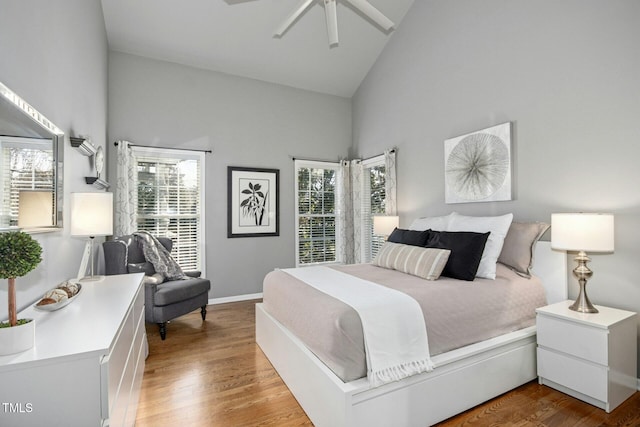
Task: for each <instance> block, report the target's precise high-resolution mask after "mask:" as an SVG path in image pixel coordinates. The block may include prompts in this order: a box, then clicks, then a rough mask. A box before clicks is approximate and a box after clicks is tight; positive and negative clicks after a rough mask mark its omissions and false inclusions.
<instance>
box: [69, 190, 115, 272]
mask: <svg viewBox="0 0 640 427" xmlns="http://www.w3.org/2000/svg"><path fill="white" fill-rule="evenodd" d="M112 234H113V193H71V235H72V236H81V237H88V238H89V240H88V242H87V244H88V246H89V251H90V252H89V253H90V259H91V261H90V262H91V275H90V276H85V277H82V278H81V279H80V280H81V281H98V280H102V279H103V278H104V277H102V276H96V275H94V273H93V269H94V248H93V241H94V238H95V237H96V236H110V235H112ZM85 254H86V251H85ZM85 259H86V258H85V257H83V261H82V263H81V267H80V270H81V272H80V274H79V275H78V276H80V275H82V274H84V273H85V272H86V266H85V262H86V261H85ZM83 267H85V268H84V269H83Z"/></svg>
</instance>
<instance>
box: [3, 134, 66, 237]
mask: <svg viewBox="0 0 640 427" xmlns="http://www.w3.org/2000/svg"><path fill="white" fill-rule="evenodd" d="M0 156H1V158H2V159H1V162H2V163H1V164H0V171H2V172H1V174H0V185H1V187H2V189H3V191H2V194H3V200H2V206H0V208H1V212H0V218H1V222H2V224H1V226H2V227H11V226H17V225H18V205H19V200H20V192H22V191H33V190H40V191H46V192H51V211H53V180H54V169H53V150H52V149H51V141H47V142H44V141H43V142H40V141H39V140H37V139H31V138H17V137H2V139H1V140H0ZM50 221H51V222H50V223H51V224H53V218H50Z"/></svg>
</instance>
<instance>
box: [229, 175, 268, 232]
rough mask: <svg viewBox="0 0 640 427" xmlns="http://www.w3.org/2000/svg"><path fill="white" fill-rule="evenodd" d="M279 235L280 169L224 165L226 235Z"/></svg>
mask: <svg viewBox="0 0 640 427" xmlns="http://www.w3.org/2000/svg"><path fill="white" fill-rule="evenodd" d="M279 235H280V170H279V169H264V168H248V167H240V166H228V167H227V237H228V238H234V237H267V236H279Z"/></svg>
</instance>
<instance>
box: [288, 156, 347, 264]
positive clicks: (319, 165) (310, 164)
mask: <svg viewBox="0 0 640 427" xmlns="http://www.w3.org/2000/svg"><path fill="white" fill-rule="evenodd" d="M302 168H312V169H314V168H315V169H332V170H335V171H336V188H335V201H334V204H335V214H334V215H333V216H334V217H335V224H336V227H335V229H336V260H335V261H331V262H316V263H304V264H302V263H300V216H301V215H300V209H299V199H300V198H299V181H298V170H299V169H302ZM294 175H295V179H294V193H295V197H294V203H295V205H294V206H295V245H296V251H295V252H296V267H300V266H311V265H330V264H339V263H341V261H342V255H341V253H340V248H341V247H342V239H343V236H342V235H341V233H340V230H341V225H342V224H341V215H340V206H339V200H340V197H342V196H341V194H342V191H343V190H342V187H343V186H342V179H343V178H342V173H341V168H340V163H337V162H336V163H333V162H320V161H315V160H298V159H296V160H295V161H294ZM302 216H307V215H302ZM317 216H324V217H326V216H327V215H317Z"/></svg>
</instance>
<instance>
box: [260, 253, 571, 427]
mask: <svg viewBox="0 0 640 427" xmlns="http://www.w3.org/2000/svg"><path fill="white" fill-rule="evenodd" d="M535 259H536V262H535V267H534V274H535V276H537V277H538V278H540V281H541V283H542V286H543V287H544V293H545V296H546V300H547V302H548V303H553V302H558V301H562V300H565V299H566V297H567V286H566V277H567V272H566V256H565V254H564V252H556V251H552V250H551V248H550V245H549V243H548V242H538V244H537V246H536V249H535ZM348 268H355V269H357V268H359V267H357V266H356V267H348ZM363 274H365V275H366V272H365V273H363ZM288 304H290V305H291V302H288ZM270 310H271V311H270ZM274 315H275V316H280V317H281V316H282V313H281V312H280V310H279V309H278V308H277V304H273V303H272V302H271V301H269V300H267V299H265V302H263V303H261V304H258V305H257V306H256V341H257V343H258V345H259V346H260V347H261V349H262V350H263V352H264V353H265V355H266V356H267V357H268V358H269V360H270V362H271V363H272V365H273V366H274V368H275V369H276V370H277V372H278V373H279V375H280V376H281V377H282V379H283V381H284V382H285V383H286V384H287V386H288V388H289V389H290V390H291V392H292V393H293V395H294V396H295V397H296V399H297V400H298V402H299V403H300V405H301V406H302V408H303V409H304V410H305V412H306V413H307V415H308V416H309V418H310V419H311V421H312V422H313V423H314V424H315V425H316V426H320V427H322V426H332V427H333V426H345V427H346V426H389V425H394V426H424V425H431V424H435V423H437V422H439V421H442V420H444V419H446V418H449V417H451V416H453V415H455V414H458V413H460V412H462V411H464V410H466V409H469V408H471V407H473V406H475V405H478V404H479V403H482V402H484V401H486V400H489V399H491V398H493V397H495V396H497V395H499V394H502V393H504V392H506V391H508V390H511V389H513V388H515V387H518V386H519V385H522V384H524V383H526V382H528V381H530V380H533V379H535V378H536V359H535V348H536V336H535V335H536V330H535V325H530V326H526V327H524V328H521V329H518V330H515V331H512V332H508V333H502V334H500V335H498V336H494V337H492V338H489V339H485V340H483V341H480V342H474V343H472V344H468V345H464V346H463V347H458V348H455V349H453V350H450V349H448V348H447V345H448V344H447V345H444V346H442V347H441V348H439V344H438V345H436V346H434V347H435V348H434V349H435V351H432V360H433V362H434V364H435V365H436V368H435V369H434V370H433V371H431V372H426V373H422V374H418V375H414V376H411V377H408V378H405V379H403V380H400V381H395V382H391V383H388V384H385V385H382V386H379V387H372V386H371V385H370V383H369V381H368V380H367V378H362V377H361V376H362V367H361V366H359V364H358V363H356V362H357V361H356V362H354V366H355V367H350V368H344V369H343V370H341V368H340V367H339V366H338V367H336V366H334V365H332V363H331V361H328V360H327V359H326V357H327V356H326V355H323V354H321V353H322V352H321V351H319V348H317V347H316V348H313V345H311V347H312V348H313V350H314V351H315V353H314V351H312V350H311V349H310V348H309V347H308V346H307V345H305V344H304V343H303V342H302V340H301V339H300V338H298V336H300V335H301V333H300V331H295V332H296V333H294V332H292V331H291V330H290V329H289V328H287V327H286V326H284V325H283V324H282V323H281V322H280V321H278V320H276V317H274ZM289 321H290V320H287V319H283V322H284V323H287V322H289ZM292 329H293V327H292ZM348 339H350V338H348ZM429 341H430V342H431V341H432V336H431V335H430V336H429ZM440 350H443V351H440ZM356 353H357V352H356ZM435 353H437V354H435ZM345 357H347V358H348V357H349V356H348V355H347V356H345ZM358 357H359V356H358ZM358 357H353V355H352V358H354V359H358ZM321 358H322V359H324V360H325V361H324V362H323V361H322V360H321ZM360 365H361V363H360ZM358 370H360V373H358Z"/></svg>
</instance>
